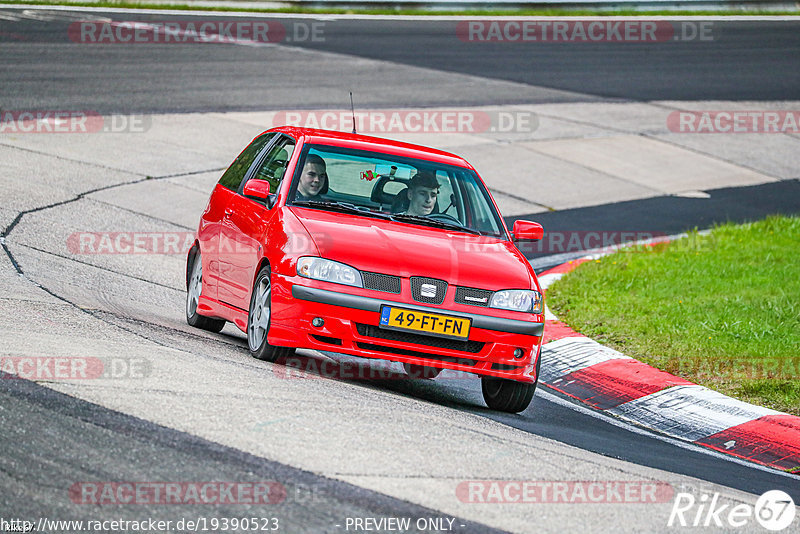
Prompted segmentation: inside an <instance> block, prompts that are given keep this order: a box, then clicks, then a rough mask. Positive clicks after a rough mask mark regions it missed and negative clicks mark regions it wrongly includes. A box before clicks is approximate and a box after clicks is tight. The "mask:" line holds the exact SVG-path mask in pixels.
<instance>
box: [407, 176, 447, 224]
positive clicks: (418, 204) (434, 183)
mask: <svg viewBox="0 0 800 534" xmlns="http://www.w3.org/2000/svg"><path fill="white" fill-rule="evenodd" d="M438 196H439V181H438V180H437V179H436V176H435V175H434V174H433V173H432V172H430V171H419V172H417V174H415V175H414V176H413V177H412V178H411V182H409V184H408V209H407V210H406V214H407V215H423V216H424V215H430V214H431V212H432V211H433V208H434V206H435V205H436V199H437V197H438Z"/></svg>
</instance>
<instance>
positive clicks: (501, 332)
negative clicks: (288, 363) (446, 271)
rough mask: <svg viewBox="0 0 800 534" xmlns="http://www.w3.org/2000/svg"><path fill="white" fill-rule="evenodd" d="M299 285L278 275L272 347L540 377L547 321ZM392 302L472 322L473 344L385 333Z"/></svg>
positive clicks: (515, 376)
mask: <svg viewBox="0 0 800 534" xmlns="http://www.w3.org/2000/svg"><path fill="white" fill-rule="evenodd" d="M296 281H297V278H294V279H289V278H286V279H282V277H280V276H277V277H273V286H272V289H273V292H272V306H273V309H272V319H271V324H270V330H269V343H270V344H273V345H281V346H291V347H297V348H309V349H316V350H325V351H332V352H340V353H345V354H351V355H354V356H363V357H370V358H378V359H383V360H392V361H398V362H407V363H413V364H417V365H424V366H428V367H438V368H442V369H454V370H458V371H466V372H470V373H476V374H480V375H490V376H496V377H500V378H509V379H513V380H518V381H523V382H533V381H535V380H536V374H535V373H536V371H535V369H536V358H537V357H538V354H539V347H540V345H541V342H542V333H543V330H544V323H543V322H541V321H534V320H520V319H510V318H504V317H496V316H491V315H484V314H478V313H473V312H465V311H463V310H457V311H454V310H452V309H448V308H446V307H441V308H435V307H429V306H424V305H419V304H416V303H409V302H403V301H398V300H391V299H384V298H376V297H373V296H366V295H356V294H351V293H344V292H341V291H339V289H340V288H341V286H335V288H336V290H334V289H328V288H326V287H313V286H311V285H307V282H308V280H306V279H302V282H303V283H296ZM313 283H314V282H312V284H313ZM321 285H322V284H321ZM328 285H329V286H330V285H331V284H328ZM388 296H389V295H387V297H388ZM392 296H393V297H395V298H396V297H399V295H392ZM385 305H389V306H399V307H402V308H407V309H412V310H417V311H422V312H428V313H439V314H442V313H444V314H449V315H457V316H461V317H468V318H470V319H471V321H472V326H471V329H470V334H469V339H468V340H467V341H459V340H453V339H442V338H438V337H433V336H428V335H425V334H414V333H405V332H397V331H395V330H386V329H383V328H380V327H379V326H378V323H379V322H380V312H381V306H385ZM481 309H482V310H485V308H481ZM317 317H319V318H322V319H323V320H324V325H323V326H321V327H315V326H313V325H312V320H313V319H314V318H317ZM531 317H534V316H531ZM515 349H522V351H523V354H522V356H521V357H519V358H517V357H515V356H514V351H515Z"/></svg>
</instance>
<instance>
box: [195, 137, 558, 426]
mask: <svg viewBox="0 0 800 534" xmlns="http://www.w3.org/2000/svg"><path fill="white" fill-rule="evenodd" d="M541 237H542V227H541V226H540V225H538V224H536V223H533V222H527V221H516V222H515V223H514V228H513V231H512V232H511V235H509V233H508V229H507V228H506V226H505V223H504V222H503V219H502V218H501V217H500V214H499V213H498V210H497V206H496V205H495V203H494V201H493V199H492V197H491V196H490V195H489V192H488V191H487V189H486V187H485V185H484V184H483V182H482V181H481V179H480V178H479V176H478V174H477V173H476V172H475V169H473V168H472V166H471V165H470V164H469V163H467V162H466V161H464V159H462V158H460V157H458V156H455V155H453V154H449V153H447V152H442V151H439V150H433V149H430V148H425V147H421V146H416V145H411V144H406V143H400V142H396V141H389V140H384V139H377V138H374V137H367V136H363V135H356V134H349V133H341V132H332V131H324V130H312V129H306V128H294V127H280V128H274V129H272V130H269V131H267V132H264V133H263V134H261V135H259V136H258V137H256V138H255V139H254V140H253V142H252V143H251V144H250V145H249V146H248V147H247V148H245V149H244V151H243V152H242V153H241V154H240V155H239V157H238V158H236V160H235V161H234V162H233V164H232V165H231V166H230V167H229V168H228V170H227V171H225V173H224V174H223V175H222V178H221V179H220V181H219V183H218V184H217V185H216V187H215V188H214V191H213V193H212V194H211V198H210V199H209V201H208V206H207V207H206V210H205V212H203V215H202V217H201V219H200V224H199V227H198V229H197V239H196V241H195V243H194V246H193V247H192V249H191V250H190V251H189V255H188V259H187V267H186V282H187V299H186V318H187V320H188V322H189V324H190V325H192V326H195V327H198V328H203V329H206V330H211V331H216V332H218V331H220V330H221V329H222V327H223V326H224V325H225V322H226V321H231V322H233V323H234V324H235V325H236V326H237V327H238V328H240V329H241V330H242V331H244V332H246V333H247V341H248V345H249V348H250V352H251V354H252V355H253V356H254V357H256V358H259V359H262V360H267V361H272V362H274V361H276V360H278V359H279V358H281V357H282V356H284V357H285V356H288V355H290V354H291V353H292V351H294V349H295V348H306V349H317V350H324V351H333V352H337V353H344V354H350V355H355V356H362V357H368V358H380V359H384V360H393V361H397V362H402V363H403V364H404V366H405V368H406V371H407V372H409V374H412V375H413V374H417V373H418V372H420V371H422V373H421V374H423V375H424V376H426V377H429V378H432V377H434V376H435V375H437V374H438V373H439V371H440V370H441V369H454V370H459V371H467V372H470V373H475V374H478V375H480V376H481V379H482V390H483V396H484V399H485V400H486V403H487V405H488V406H489V407H490V408H492V409H496V410H502V411H507V412H512V413H516V412H521V411H522V410H524V409H525V408H527V406H528V405H529V404H530V401H531V398H532V397H533V393H534V390H535V388H536V382H537V379H538V374H539V363H540V362H539V355H540V352H541V344H542V331H543V327H544V315H543V313H544V312H543V306H544V304H543V301H542V293H541V289H540V287H539V283H538V281H537V280H536V275H535V274H534V271H533V269H532V267H531V265H530V263H529V262H528V261H527V260H526V259H525V257H524V256H523V255H522V254H521V253H520V251H519V250H518V249H517V247H516V246H515V245H514V241H518V240H524V239H541Z"/></svg>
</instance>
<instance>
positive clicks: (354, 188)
mask: <svg viewBox="0 0 800 534" xmlns="http://www.w3.org/2000/svg"><path fill="white" fill-rule="evenodd" d="M290 198H291V199H292V200H291V201H290V202H289V204H293V205H297V206H305V207H313V208H317V209H326V210H331V211H339V212H344V213H350V214H353V215H357V216H358V215H361V216H365V217H376V218H384V219H391V220H394V221H398V222H403V223H407V224H417V225H423V226H431V227H436V228H443V229H448V230H456V231H462V232H467V233H472V234H481V235H488V236H495V237H500V238H505V237H506V234H505V231H504V229H503V225H502V222H501V220H500V216H499V214H498V213H497V210H496V209H495V207H494V204H493V203H492V202H491V200H490V197H489V194H488V193H487V191H486V189H485V187H484V186H483V183H482V182H481V181H480V179H478V176H477V175H476V174H475V171H473V170H471V169H467V168H464V167H457V166H452V165H445V164H441V163H436V162H431V161H427V160H420V159H412V158H405V157H401V156H395V155H391V154H383V153H378V152H368V151H362V150H353V149H347V148H341V147H335V146H326V145H306V146H305V147H304V150H303V154H302V155H301V158H300V161H299V163H298V166H297V169H296V171H295V175H294V179H293V183H292V187H291V189H290Z"/></svg>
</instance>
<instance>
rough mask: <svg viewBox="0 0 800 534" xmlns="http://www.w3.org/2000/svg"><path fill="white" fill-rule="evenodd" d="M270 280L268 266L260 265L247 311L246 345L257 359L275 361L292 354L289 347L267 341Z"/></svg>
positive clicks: (270, 305)
mask: <svg viewBox="0 0 800 534" xmlns="http://www.w3.org/2000/svg"><path fill="white" fill-rule="evenodd" d="M271 312H272V281H271V278H270V271H269V266H265V267H262V268H261V270H260V271H258V276H256V283H255V284H253V292H252V294H251V295H250V309H249V311H248V313H247V346H248V347H249V348H250V355H251V356H252V357H253V358H256V359H258V360H264V361H267V362H275V361H277V360H278V359H280V358H281V357H287V356H291V355H292V354H294V349H293V348H290V347H274V346H272V345H270V344H269V343H267V335H268V334H269V324H270V318H271V315H272V313H271Z"/></svg>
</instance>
